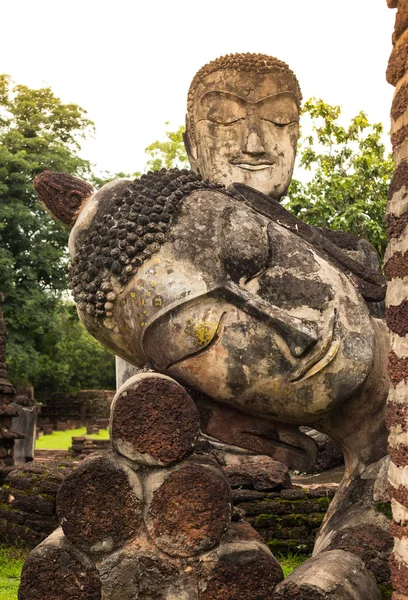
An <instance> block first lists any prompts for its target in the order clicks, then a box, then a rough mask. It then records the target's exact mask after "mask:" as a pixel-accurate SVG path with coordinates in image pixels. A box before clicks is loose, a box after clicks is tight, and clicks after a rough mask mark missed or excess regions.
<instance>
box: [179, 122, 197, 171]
mask: <svg viewBox="0 0 408 600" xmlns="http://www.w3.org/2000/svg"><path fill="white" fill-rule="evenodd" d="M183 142H184V147H185V149H186V152H187V156H188V160H189V161H190V166H191V169H192V170H193V171H195V172H196V173H199V172H200V170H199V168H198V164H197V146H196V144H195V142H194V139H193V136H192V134H191V126H190V124H189V118H188V116H187V115H186V130H185V132H184V133H183Z"/></svg>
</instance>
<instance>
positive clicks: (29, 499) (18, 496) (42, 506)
mask: <svg viewBox="0 0 408 600" xmlns="http://www.w3.org/2000/svg"><path fill="white" fill-rule="evenodd" d="M8 503H9V506H11V507H12V508H14V509H17V510H21V511H23V512H26V513H37V514H41V515H48V516H52V515H53V514H54V513H55V501H54V500H52V499H49V498H44V497H43V496H39V495H34V494H27V493H24V492H16V491H14V492H13V493H10V494H9V498H8Z"/></svg>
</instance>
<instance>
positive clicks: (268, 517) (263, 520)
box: [251, 514, 278, 529]
mask: <svg viewBox="0 0 408 600" xmlns="http://www.w3.org/2000/svg"><path fill="white" fill-rule="evenodd" d="M277 522H278V518H277V516H276V515H273V514H261V515H257V516H256V517H255V518H254V519H253V520H252V523H251V524H252V525H253V526H254V527H255V529H262V528H266V527H274V526H275V525H276V524H277Z"/></svg>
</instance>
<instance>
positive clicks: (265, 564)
mask: <svg viewBox="0 0 408 600" xmlns="http://www.w3.org/2000/svg"><path fill="white" fill-rule="evenodd" d="M213 554H214V556H213V559H212V560H210V561H207V564H205V563H203V567H204V568H203V569H202V577H201V580H200V583H199V600H242V598H248V599H249V598H250V599H251V600H270V599H271V598H272V597H273V591H274V589H275V587H276V586H277V585H278V583H279V582H280V581H282V579H283V573H282V569H281V566H280V565H279V563H278V561H277V560H276V558H275V557H274V556H273V555H272V554H271V553H270V551H269V550H268V548H267V547H266V546H264V545H263V544H261V543H259V542H255V541H254V542H240V543H234V544H226V545H225V546H224V547H222V548H221V549H220V551H219V552H217V553H215V552H214V553H213Z"/></svg>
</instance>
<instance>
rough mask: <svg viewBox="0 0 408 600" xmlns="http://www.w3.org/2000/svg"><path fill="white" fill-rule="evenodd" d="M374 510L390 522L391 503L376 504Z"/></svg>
mask: <svg viewBox="0 0 408 600" xmlns="http://www.w3.org/2000/svg"><path fill="white" fill-rule="evenodd" d="M375 510H376V511H377V512H379V513H381V514H383V515H385V516H386V517H387V519H390V520H392V510H391V502H376V503H375Z"/></svg>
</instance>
